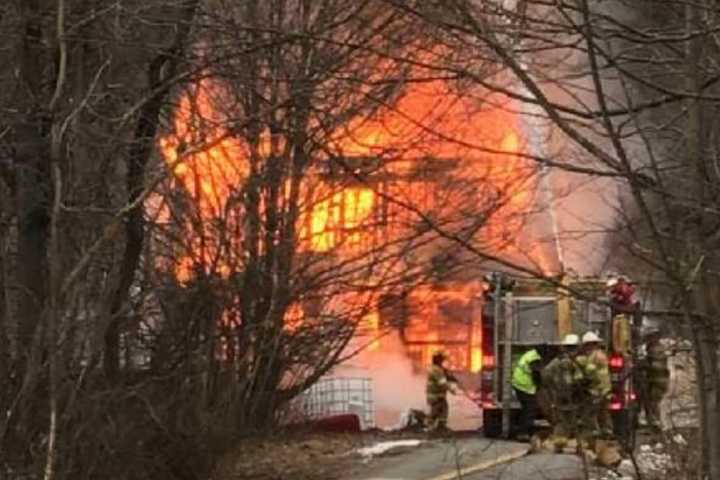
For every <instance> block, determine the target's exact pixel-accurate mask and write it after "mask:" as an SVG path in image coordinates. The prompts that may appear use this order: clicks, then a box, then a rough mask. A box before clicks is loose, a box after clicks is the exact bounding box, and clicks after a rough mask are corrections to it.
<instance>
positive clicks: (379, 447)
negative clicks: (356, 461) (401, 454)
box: [357, 440, 423, 457]
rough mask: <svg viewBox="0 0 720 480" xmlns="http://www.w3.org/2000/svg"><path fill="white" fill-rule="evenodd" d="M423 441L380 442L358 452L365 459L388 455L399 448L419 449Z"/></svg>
mask: <svg viewBox="0 0 720 480" xmlns="http://www.w3.org/2000/svg"><path fill="white" fill-rule="evenodd" d="M422 443H423V440H393V441H388V442H379V443H376V444H375V445H373V446H370V447H363V448H359V449H358V450H357V452H358V453H359V454H360V455H362V456H363V457H376V456H379V455H384V454H387V453H388V452H390V451H392V450H395V449H398V448H411V447H418V446H420V445H421V444H422Z"/></svg>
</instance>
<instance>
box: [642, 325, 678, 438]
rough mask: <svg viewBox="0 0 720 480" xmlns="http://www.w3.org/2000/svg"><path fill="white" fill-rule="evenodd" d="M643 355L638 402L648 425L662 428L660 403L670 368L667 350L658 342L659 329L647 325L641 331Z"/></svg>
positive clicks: (658, 429) (654, 428)
mask: <svg viewBox="0 0 720 480" xmlns="http://www.w3.org/2000/svg"><path fill="white" fill-rule="evenodd" d="M643 334H644V335H643V336H644V337H645V338H644V340H645V355H644V358H642V359H641V360H640V365H639V366H640V370H641V371H640V379H641V382H640V383H641V385H640V403H641V405H642V408H643V411H644V412H645V420H646V422H647V425H648V427H650V428H651V429H653V430H656V431H660V430H662V418H661V415H660V403H661V402H662V399H663V397H664V396H665V394H666V393H667V391H668V386H669V384H670V369H669V367H668V356H667V352H666V351H665V349H664V348H663V346H662V344H661V343H660V329H658V328H654V327H649V328H647V329H646V330H645V331H644V332H643Z"/></svg>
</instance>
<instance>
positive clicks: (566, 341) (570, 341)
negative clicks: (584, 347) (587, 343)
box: [561, 333, 580, 347]
mask: <svg viewBox="0 0 720 480" xmlns="http://www.w3.org/2000/svg"><path fill="white" fill-rule="evenodd" d="M579 343H580V337H578V336H577V335H575V334H574V333H568V334H567V335H565V338H563V339H562V343H561V345H564V346H569V347H570V346H576V345H578V344H579Z"/></svg>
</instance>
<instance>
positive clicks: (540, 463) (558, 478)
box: [463, 454, 584, 480]
mask: <svg viewBox="0 0 720 480" xmlns="http://www.w3.org/2000/svg"><path fill="white" fill-rule="evenodd" d="M534 478H537V479H542V480H579V479H581V478H584V475H583V473H582V462H581V461H580V458H579V457H577V456H575V455H553V454H534V455H528V456H525V457H522V458H520V459H518V460H516V461H513V462H509V463H505V464H502V465H498V466H496V467H492V468H489V469H487V470H483V471H481V472H477V473H475V474H471V475H467V476H464V477H463V480H523V479H534Z"/></svg>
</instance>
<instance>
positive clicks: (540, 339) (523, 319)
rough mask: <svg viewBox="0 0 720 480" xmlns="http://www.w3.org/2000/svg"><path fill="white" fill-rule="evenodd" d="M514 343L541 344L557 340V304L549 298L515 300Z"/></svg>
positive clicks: (518, 298)
mask: <svg viewBox="0 0 720 480" xmlns="http://www.w3.org/2000/svg"><path fill="white" fill-rule="evenodd" d="M514 303H515V305H514V307H515V308H514V309H513V311H514V314H515V318H514V322H513V341H514V342H519V343H526V344H541V343H549V342H555V341H556V340H557V336H558V333H557V303H556V302H555V301H554V300H553V299H548V298H530V297H528V298H522V297H516V298H515V299H514Z"/></svg>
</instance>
